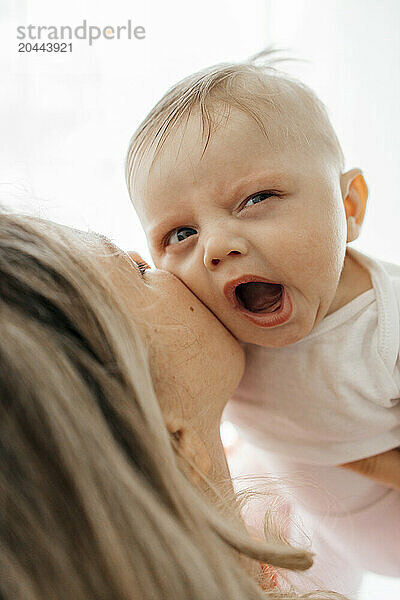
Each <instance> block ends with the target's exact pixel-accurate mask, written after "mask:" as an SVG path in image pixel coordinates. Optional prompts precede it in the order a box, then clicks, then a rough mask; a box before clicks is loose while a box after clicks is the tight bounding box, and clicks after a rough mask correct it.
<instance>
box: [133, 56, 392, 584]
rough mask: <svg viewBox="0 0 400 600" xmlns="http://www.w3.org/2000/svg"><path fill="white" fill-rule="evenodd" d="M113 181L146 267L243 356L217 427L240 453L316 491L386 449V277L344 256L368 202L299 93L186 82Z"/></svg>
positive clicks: (213, 79)
mask: <svg viewBox="0 0 400 600" xmlns="http://www.w3.org/2000/svg"><path fill="white" fill-rule="evenodd" d="M127 178H128V186H129V190H130V194H131V198H132V201H133V203H134V206H135V208H136V210H137V212H138V214H139V217H140V219H141V222H142V224H143V226H144V228H145V231H146V234H147V238H148V242H149V246H150V250H151V253H152V256H153V259H154V263H155V265H156V266H157V267H158V268H161V269H165V270H167V271H170V272H171V273H173V274H174V275H176V276H177V277H179V278H180V279H181V280H182V281H183V282H184V283H185V284H186V285H187V286H188V287H189V288H190V289H191V290H192V291H193V292H194V293H195V294H196V296H198V297H199V298H200V299H201V300H202V301H203V302H204V303H205V304H206V305H207V306H208V307H209V308H210V309H211V310H212V311H213V312H214V314H215V315H216V316H217V317H218V318H219V319H220V320H221V321H222V322H223V323H224V325H225V326H226V327H227V328H228V329H229V330H230V331H231V332H232V333H233V335H235V336H236V337H237V338H238V339H239V340H241V342H243V345H244V348H245V351H246V355H247V363H246V364H247V366H246V372H245V375H244V378H243V380H242V382H241V384H240V387H239V389H238V390H237V392H236V393H235V396H234V398H233V399H232V402H231V405H230V407H229V411H228V415H229V419H230V420H231V421H233V422H235V423H236V424H237V425H238V426H239V427H240V428H241V429H242V430H243V432H244V435H245V436H246V437H247V438H248V439H250V440H251V441H252V442H253V443H255V444H258V445H260V446H262V447H263V448H264V449H265V450H267V451H268V452H269V453H270V455H271V456H275V457H280V460H281V459H282V458H283V459H286V460H287V463H286V465H288V464H294V465H298V464H302V465H311V466H316V467H317V470H316V471H315V472H317V471H318V468H319V467H322V468H324V467H326V468H328V478H329V473H330V471H329V469H330V468H332V467H334V468H335V469H336V468H337V466H338V465H342V464H343V463H352V462H353V461H359V460H360V459H364V458H366V457H370V456H375V455H377V454H380V453H384V452H386V451H388V450H391V449H394V448H396V447H398V446H399V445H400V403H399V399H400V360H399V345H400V344H399V336H400V334H399V323H400V316H399V313H400V308H399V302H400V267H398V266H395V265H391V264H386V263H383V262H382V261H379V260H376V259H374V258H371V257H368V256H366V255H364V254H362V253H361V252H358V251H355V250H354V249H351V248H349V247H348V246H347V244H348V243H350V242H352V241H353V240H355V239H356V238H357V237H358V235H359V232H360V228H361V226H362V223H363V219H364V215H365V208H366V202H367V196H368V190H367V186H366V183H365V180H364V177H363V175H362V173H361V171H360V170H359V169H352V170H350V171H346V172H345V171H344V159H343V154H342V151H341V148H340V145H339V142H338V139H337V137H336V135H335V133H334V130H333V128H332V126H331V124H330V122H329V119H328V116H327V114H326V111H325V108H324V106H323V104H322V103H321V102H320V101H319V100H318V98H317V97H316V96H315V95H314V93H313V92H312V91H311V90H310V89H309V88H307V87H306V86H304V85H303V84H301V83H300V82H298V81H295V80H293V79H291V78H289V77H287V76H285V75H283V74H279V73H278V72H276V71H275V70H274V69H272V68H270V67H268V68H262V67H256V66H254V65H249V64H242V65H221V66H217V67H214V68H211V69H208V70H205V71H203V72H201V73H197V74H195V75H193V76H190V77H188V78H186V79H185V80H183V81H182V82H180V83H178V84H177V85H176V86H174V87H173V88H172V89H171V90H170V91H169V92H168V93H167V94H166V95H165V96H164V97H163V98H162V99H161V100H160V101H159V102H158V104H157V105H156V106H155V107H154V108H153V110H152V111H151V112H150V114H149V115H148V116H147V117H146V119H145V120H144V122H143V123H142V124H141V125H140V127H139V129H138V130H137V132H136V133H135V135H134V136H133V138H132V141H131V144H130V148H129V154H128V163H127ZM205 376H206V374H205ZM399 456H400V455H399ZM341 472H343V474H344V476H345V477H347V478H349V477H354V478H355V481H356V483H355V486H356V487H357V486H358V485H359V479H362V478H361V477H360V476H359V475H356V474H355V473H350V472H349V471H343V470H341ZM314 474H315V473H314ZM357 478H359V479H357ZM346 481H347V480H346ZM346 486H347V483H346ZM378 487H379V488H380V486H378ZM331 492H332V493H334V491H332V490H331ZM369 493H370V491H368V494H369ZM374 493H375V492H373V494H374ZM390 493H391V494H393V495H394V496H395V497H396V500H395V502H396V506H395V509H389V508H388V507H387V506H386V507H383V506H382V507H381V512H383V513H386V514H387V512H388V510H394V511H397V512H395V513H393V512H392V516H393V518H394V519H397V522H396V523H393V522H392V523H391V524H390V525H389V526H388V534H387V536H390V535H391V533H392V532H393V531H394V529H393V528H395V529H396V528H397V532H398V531H399V524H400V501H399V498H400V495H399V494H398V493H397V492H394V491H393V492H390ZM373 494H372V496H373ZM383 495H386V491H385V493H384V492H382V494H381V495H379V494H378V496H377V497H375V496H373V497H372V496H371V497H370V498H369V499H367V500H366V502H367V503H368V502H369V504H371V502H375V501H378V500H380V499H381V496H382V497H383ZM385 497H386V496H385ZM363 506H364V505H360V506H357V507H356V510H359V509H361V508H363ZM353 508H354V507H353ZM313 509H314V510H315V507H313ZM382 535H384V534H382ZM397 537H398V536H397ZM397 537H396V536H395V535H392V541H391V542H390V541H387V543H386V541H385V543H384V547H385V548H386V547H387V548H389V549H390V554H391V556H392V563H393V565H392V563H390V564H391V565H392V567H389V571H390V574H394V575H397V576H398V575H400V542H399V541H398V539H397ZM395 538H396V539H395ZM375 543H376V541H374V544H375ZM388 554H389V553H388ZM393 555H394V558H393ZM389 562H390V561H389ZM367 563H368V561H366V568H371V564H369V563H368V564H367ZM385 564H386V565H387V564H388V563H387V562H386V563H385ZM373 566H374V565H372V568H373ZM383 570H385V569H383Z"/></svg>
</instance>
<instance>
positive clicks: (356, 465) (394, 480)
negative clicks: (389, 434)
mask: <svg viewBox="0 0 400 600" xmlns="http://www.w3.org/2000/svg"><path fill="white" fill-rule="evenodd" d="M340 466H341V467H343V468H344V469H350V470H351V471H355V472H356V473H360V475H364V476H365V477H369V478H370V479H373V480H374V481H377V482H378V483H381V484H382V485H384V486H386V487H389V488H392V489H394V490H397V491H399V492H400V448H396V449H395V450H389V451H388V452H383V453H382V454H376V455H375V456H369V457H368V458H363V459H361V460H355V461H353V462H350V463H345V464H343V465H340Z"/></svg>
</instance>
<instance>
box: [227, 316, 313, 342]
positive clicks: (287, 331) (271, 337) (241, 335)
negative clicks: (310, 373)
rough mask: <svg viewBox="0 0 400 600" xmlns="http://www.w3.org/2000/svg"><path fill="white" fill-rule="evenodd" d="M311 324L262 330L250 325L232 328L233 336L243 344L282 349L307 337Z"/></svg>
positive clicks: (288, 325)
mask: <svg viewBox="0 0 400 600" xmlns="http://www.w3.org/2000/svg"><path fill="white" fill-rule="evenodd" d="M313 325H314V324H313V323H302V324H300V323H295V322H293V323H286V324H284V325H280V326H276V327H272V328H268V329H262V328H261V327H260V328H258V327H257V326H256V325H253V324H250V325H248V326H247V327H246V329H245V328H243V326H241V327H240V328H235V327H232V330H233V331H232V333H233V335H234V336H235V337H236V338H237V339H238V340H239V341H240V342H241V343H243V344H255V345H257V346H262V347H263V348H283V347H285V346H290V345H291V344H295V343H296V342H299V341H300V340H302V339H303V338H305V337H307V335H309V334H310V333H311V331H312V329H313Z"/></svg>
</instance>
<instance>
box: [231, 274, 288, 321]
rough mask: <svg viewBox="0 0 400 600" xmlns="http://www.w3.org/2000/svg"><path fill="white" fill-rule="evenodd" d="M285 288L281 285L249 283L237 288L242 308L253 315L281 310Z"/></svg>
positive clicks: (241, 284)
mask: <svg viewBox="0 0 400 600" xmlns="http://www.w3.org/2000/svg"><path fill="white" fill-rule="evenodd" d="M282 292H283V286H282V285H281V284H280V283H264V282H261V281H248V282H247V283H240V284H239V285H238V286H236V288H235V295H236V298H237V300H238V302H239V304H240V305H241V306H243V308H245V309H246V310H248V311H250V312H252V313H258V314H267V313H273V312H275V311H277V310H279V309H280V307H281V305H282Z"/></svg>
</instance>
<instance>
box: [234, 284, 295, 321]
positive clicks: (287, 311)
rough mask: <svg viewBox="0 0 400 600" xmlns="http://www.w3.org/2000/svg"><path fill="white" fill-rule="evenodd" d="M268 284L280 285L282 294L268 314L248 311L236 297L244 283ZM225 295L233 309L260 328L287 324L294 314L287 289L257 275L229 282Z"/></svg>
mask: <svg viewBox="0 0 400 600" xmlns="http://www.w3.org/2000/svg"><path fill="white" fill-rule="evenodd" d="M251 282H254V283H268V284H271V285H274V286H278V285H280V287H281V293H280V296H279V299H278V298H277V301H276V302H275V303H274V304H273V305H271V306H270V307H269V308H268V312H261V311H260V312H253V311H251V310H248V309H247V308H246V307H245V306H243V304H242V303H241V302H239V299H238V297H237V295H236V288H237V287H238V286H239V285H241V284H243V283H251ZM224 294H225V296H226V298H227V299H228V301H229V302H230V303H231V304H232V305H233V307H234V308H235V309H236V310H237V311H238V312H240V313H241V315H243V317H245V318H246V319H248V320H249V321H251V322H252V323H254V324H255V325H258V326H259V327H277V326H278V325H283V324H284V323H287V322H288V321H289V319H290V318H291V316H292V314H293V305H292V301H291V299H290V295H289V293H288V291H287V289H286V287H285V286H284V285H282V284H279V283H277V282H275V281H269V280H268V279H264V278H262V277H258V276H255V275H244V276H243V277H240V278H239V279H235V280H233V281H229V282H228V283H227V284H225V286H224Z"/></svg>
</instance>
